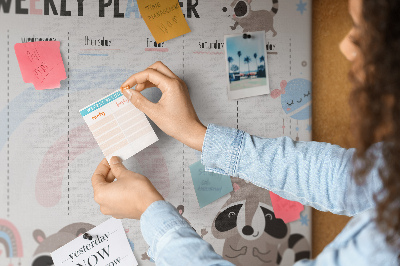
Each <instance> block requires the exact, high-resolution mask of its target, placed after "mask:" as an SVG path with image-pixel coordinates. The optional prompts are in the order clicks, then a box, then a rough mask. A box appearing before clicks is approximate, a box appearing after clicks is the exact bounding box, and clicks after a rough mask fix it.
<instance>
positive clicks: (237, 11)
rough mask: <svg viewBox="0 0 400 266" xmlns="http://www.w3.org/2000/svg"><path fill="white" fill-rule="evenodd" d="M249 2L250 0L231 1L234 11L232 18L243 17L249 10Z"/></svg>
mask: <svg viewBox="0 0 400 266" xmlns="http://www.w3.org/2000/svg"><path fill="white" fill-rule="evenodd" d="M250 2H251V1H243V0H235V1H233V2H232V3H231V7H232V8H233V12H234V14H233V19H234V20H237V19H240V18H244V17H246V16H247V15H248V14H249V13H250V12H251V7H250Z"/></svg>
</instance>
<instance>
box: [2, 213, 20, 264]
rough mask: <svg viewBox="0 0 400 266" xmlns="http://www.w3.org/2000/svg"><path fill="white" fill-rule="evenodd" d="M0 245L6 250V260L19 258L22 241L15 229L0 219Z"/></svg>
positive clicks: (9, 223)
mask: <svg viewBox="0 0 400 266" xmlns="http://www.w3.org/2000/svg"><path fill="white" fill-rule="evenodd" d="M0 244H3V245H4V247H5V249H6V255H7V257H8V258H21V257H22V256H23V255H22V241H21V236H20V235H19V232H18V230H17V228H16V227H15V226H14V225H13V224H12V223H11V222H9V221H7V220H3V219H0Z"/></svg>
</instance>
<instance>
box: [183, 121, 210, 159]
mask: <svg viewBox="0 0 400 266" xmlns="http://www.w3.org/2000/svg"><path fill="white" fill-rule="evenodd" d="M193 129H194V130H193V131H192V132H191V134H190V137H189V139H190V141H189V143H187V145H188V146H189V147H191V148H193V149H195V150H198V151H200V152H201V151H202V148H203V142H204V137H205V136H206V131H207V127H205V126H204V125H203V124H202V123H200V122H198V123H197V124H196V125H195V126H194V127H193Z"/></svg>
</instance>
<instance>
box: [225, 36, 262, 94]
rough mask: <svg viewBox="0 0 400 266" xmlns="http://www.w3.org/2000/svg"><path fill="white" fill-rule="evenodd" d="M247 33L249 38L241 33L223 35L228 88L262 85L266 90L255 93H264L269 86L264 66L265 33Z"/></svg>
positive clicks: (246, 87) (237, 88) (243, 88)
mask: <svg viewBox="0 0 400 266" xmlns="http://www.w3.org/2000/svg"><path fill="white" fill-rule="evenodd" d="M248 34H250V35H251V38H246V39H245V38H243V35H242V34H240V35H230V36H225V50H226V60H227V69H228V76H229V90H230V91H239V90H246V89H250V88H260V87H261V88H262V87H264V88H266V90H264V92H263V93H258V94H257V95H260V94H266V93H269V88H268V86H267V84H268V80H267V74H266V67H265V58H266V52H265V33H263V32H252V33H248ZM265 91H266V92H265Z"/></svg>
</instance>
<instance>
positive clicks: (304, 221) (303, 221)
mask: <svg viewBox="0 0 400 266" xmlns="http://www.w3.org/2000/svg"><path fill="white" fill-rule="evenodd" d="M308 221H309V219H308V215H304V216H303V214H302V213H300V222H301V225H305V226H308Z"/></svg>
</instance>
